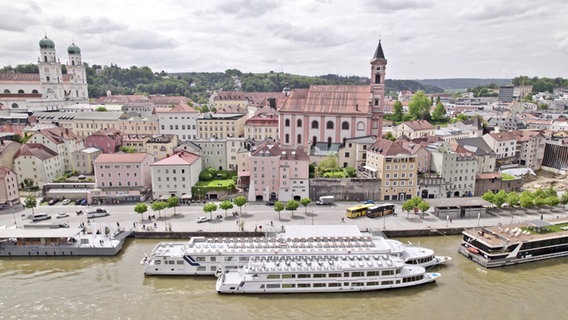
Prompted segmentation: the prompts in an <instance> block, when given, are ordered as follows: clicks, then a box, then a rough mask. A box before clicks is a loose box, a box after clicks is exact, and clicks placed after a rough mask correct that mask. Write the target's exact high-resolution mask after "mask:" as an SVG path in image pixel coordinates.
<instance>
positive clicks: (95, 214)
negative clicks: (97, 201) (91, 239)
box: [87, 208, 110, 219]
mask: <svg viewBox="0 0 568 320" xmlns="http://www.w3.org/2000/svg"><path fill="white" fill-rule="evenodd" d="M109 215H110V213H109V212H108V211H107V210H106V209H103V208H97V209H96V210H93V211H89V212H87V219H93V218H100V217H106V216H109Z"/></svg>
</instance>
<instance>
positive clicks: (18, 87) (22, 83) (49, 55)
mask: <svg viewBox="0 0 568 320" xmlns="http://www.w3.org/2000/svg"><path fill="white" fill-rule="evenodd" d="M67 55H68V60H67V63H65V69H66V73H65V74H64V73H63V69H62V66H63V64H62V63H61V61H60V60H59V58H58V57H57V54H56V50H55V42H54V41H53V40H51V39H49V38H48V37H47V35H46V36H44V37H43V38H42V39H40V40H39V57H38V60H37V66H38V69H39V73H14V72H4V73H0V109H10V110H11V111H12V112H28V111H32V112H34V111H50V110H59V109H61V108H63V107H66V106H70V105H74V104H88V103H89V93H88V85H87V73H86V68H85V67H84V66H83V62H82V60H81V49H80V48H79V47H78V46H77V45H76V44H75V43H74V42H72V43H71V45H70V46H69V47H67ZM24 64H25V63H24Z"/></svg>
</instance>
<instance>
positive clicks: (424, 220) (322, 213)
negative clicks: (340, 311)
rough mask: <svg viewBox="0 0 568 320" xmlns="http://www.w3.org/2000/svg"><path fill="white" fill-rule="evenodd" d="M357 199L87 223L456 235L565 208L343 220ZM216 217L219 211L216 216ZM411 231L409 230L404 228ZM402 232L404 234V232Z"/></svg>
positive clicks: (116, 211)
mask: <svg viewBox="0 0 568 320" xmlns="http://www.w3.org/2000/svg"><path fill="white" fill-rule="evenodd" d="M357 204H359V203H358V202H338V203H337V204H336V205H333V206H317V205H315V204H310V205H309V206H308V208H307V209H306V210H304V207H302V206H300V207H299V208H298V209H297V210H296V211H294V212H293V214H292V212H290V211H286V210H284V211H281V212H280V214H278V213H277V212H275V211H274V207H272V206H267V205H265V204H264V203H260V202H256V203H255V202H253V203H248V204H247V205H246V206H244V207H243V208H242V215H238V216H234V215H233V214H232V213H233V212H240V211H241V210H240V209H239V208H238V207H235V208H233V209H231V210H228V212H227V213H226V214H225V211H224V210H221V209H218V210H217V211H215V212H213V213H212V217H213V220H211V221H209V222H203V223H197V222H196V221H195V220H196V218H198V217H201V216H206V217H209V216H210V215H209V214H208V213H207V214H206V213H205V212H203V204H202V203H199V204H196V203H194V204H191V205H185V206H180V207H176V209H175V212H176V213H175V214H174V209H173V208H169V209H166V210H162V211H161V212H160V213H158V212H153V211H152V210H151V209H149V211H148V212H146V213H145V214H144V220H142V219H141V215H140V214H137V213H136V212H134V205H133V204H125V205H104V206H101V207H104V208H106V209H107V210H109V211H110V213H111V214H110V216H107V217H102V218H97V219H95V220H93V219H91V221H90V222H96V223H99V224H103V225H105V224H106V225H109V226H112V227H113V229H114V228H120V229H122V230H133V231H137V232H160V233H163V232H167V231H172V232H191V233H193V232H200V231H203V232H242V231H247V232H254V231H257V232H278V231H281V230H282V228H285V227H286V226H287V225H324V224H325V225H329V224H352V225H357V226H358V227H359V228H360V229H361V230H370V231H377V230H380V231H384V232H385V233H386V234H387V235H389V234H390V235H394V236H404V235H408V236H414V235H436V234H439V235H442V234H456V233H459V232H460V230H461V229H463V228H469V227H475V226H495V225H499V224H502V225H507V224H510V223H512V222H520V221H526V220H535V219H541V218H542V219H545V220H547V219H554V218H558V217H560V218H567V217H568V215H567V212H566V210H565V209H564V207H563V206H558V207H554V208H541V209H536V208H535V209H530V210H524V209H515V210H513V211H512V214H511V211H510V210H509V209H502V210H496V211H492V210H491V209H490V210H488V213H487V214H485V215H483V216H481V217H480V218H479V219H477V218H463V219H453V220H451V221H450V220H447V219H445V217H444V218H442V217H436V216H434V215H433V213H432V212H426V214H424V215H422V214H421V213H420V214H414V213H410V214H407V213H406V212H404V211H402V209H401V206H400V203H397V204H396V213H397V214H396V215H390V216H386V217H384V218H383V217H378V218H374V219H371V218H367V217H359V218H356V219H348V218H347V217H346V216H345V211H346V208H348V207H351V206H354V205H357ZM89 209H93V207H85V206H75V205H67V206H64V205H57V204H56V205H54V206H47V205H42V206H38V207H36V208H34V212H36V213H38V212H45V213H48V214H51V215H52V219H51V220H47V221H42V222H32V221H31V219H30V218H29V217H30V216H31V210H30V209H23V210H22V209H19V210H18V209H17V208H16V209H15V208H10V209H5V210H3V211H0V227H4V226H5V227H6V228H10V227H13V226H14V225H17V226H18V227H21V226H23V225H34V224H53V223H63V222H67V223H68V224H69V225H70V226H71V227H77V226H79V225H80V224H81V223H89V221H88V219H87V215H86V214H82V215H77V214H76V211H77V210H82V211H83V212H86V211H88V210H89ZM58 212H67V213H69V217H67V218H63V219H56V214H57V213H58ZM149 216H155V219H151V220H150V219H148V218H149ZM216 216H221V217H222V218H221V219H217V218H216ZM408 231H413V232H408ZM405 232H406V233H405Z"/></svg>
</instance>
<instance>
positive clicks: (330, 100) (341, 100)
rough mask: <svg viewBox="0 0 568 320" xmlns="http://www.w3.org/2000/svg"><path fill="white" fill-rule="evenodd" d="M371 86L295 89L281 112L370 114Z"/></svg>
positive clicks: (314, 86) (318, 86)
mask: <svg viewBox="0 0 568 320" xmlns="http://www.w3.org/2000/svg"><path fill="white" fill-rule="evenodd" d="M369 98H370V87H369V86H368V85H366V86H349V85H339V86H320V85H312V86H310V88H309V89H294V90H292V92H291V93H290V96H289V97H288V99H286V101H285V102H284V104H283V106H282V107H281V108H280V112H309V113H324V114H346V113H349V114H354V113H355V114H368V112H369Z"/></svg>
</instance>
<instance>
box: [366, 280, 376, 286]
mask: <svg viewBox="0 0 568 320" xmlns="http://www.w3.org/2000/svg"><path fill="white" fill-rule="evenodd" d="M367 285H368V286H378V285H379V282H378V281H371V282H367Z"/></svg>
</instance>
